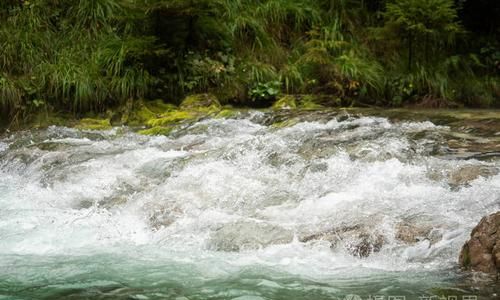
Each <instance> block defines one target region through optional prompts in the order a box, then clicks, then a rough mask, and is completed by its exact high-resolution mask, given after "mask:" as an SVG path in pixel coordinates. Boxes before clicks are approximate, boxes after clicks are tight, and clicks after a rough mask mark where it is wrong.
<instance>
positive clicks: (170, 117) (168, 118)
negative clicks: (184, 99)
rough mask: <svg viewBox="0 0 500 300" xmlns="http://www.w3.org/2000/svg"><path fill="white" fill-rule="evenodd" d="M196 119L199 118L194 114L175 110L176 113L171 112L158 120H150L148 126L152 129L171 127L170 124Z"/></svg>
mask: <svg viewBox="0 0 500 300" xmlns="http://www.w3.org/2000/svg"><path fill="white" fill-rule="evenodd" d="M196 118H197V114H196V113H193V112H190V111H184V110H175V111H170V112H167V113H164V114H162V115H161V116H159V117H157V118H152V119H149V120H148V121H147V122H146V124H147V125H148V126H151V127H157V126H165V125H170V124H174V123H178V122H181V121H185V120H193V119H196Z"/></svg>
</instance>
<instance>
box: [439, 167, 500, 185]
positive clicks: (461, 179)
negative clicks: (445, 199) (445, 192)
mask: <svg viewBox="0 0 500 300" xmlns="http://www.w3.org/2000/svg"><path fill="white" fill-rule="evenodd" d="M497 174H498V170H497V169H496V168H492V167H488V166H481V165H470V166H463V167H461V168H459V169H458V170H455V171H452V172H451V173H450V174H449V176H448V179H449V183H450V185H452V186H460V185H467V184H469V183H470V182H471V181H474V180H476V179H478V178H479V177H490V176H494V175H497Z"/></svg>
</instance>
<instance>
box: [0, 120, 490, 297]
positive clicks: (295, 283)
mask: <svg viewBox="0 0 500 300" xmlns="http://www.w3.org/2000/svg"><path fill="white" fill-rule="evenodd" d="M315 118H317V116H315ZM270 119H272V116H269V115H266V114H264V113H258V112H255V113H250V114H246V115H241V116H240V117H238V118H237V119H232V120H205V121H202V122H199V123H197V124H194V125H189V126H186V127H184V128H182V129H180V130H178V131H176V132H174V133H173V134H172V135H171V136H169V137H145V136H140V135H137V134H135V133H134V132H133V131H132V130H130V129H128V128H115V129H113V130H111V131H105V132H82V131H78V130H74V129H68V128H60V127H51V128H49V129H46V130H39V131H35V130H34V131H29V132H21V133H16V134H14V135H11V136H8V137H4V138H3V139H1V140H0V299H353V300H357V299H359V298H358V297H357V296H359V297H361V298H362V299H368V298H369V296H373V297H375V296H385V298H384V299H389V298H388V297H389V296H391V297H398V296H405V297H406V299H415V300H417V299H419V297H422V296H425V295H427V296H430V295H439V296H446V297H448V296H457V297H458V298H457V299H461V298H462V297H463V296H468V295H474V296H477V297H478V299H495V298H498V296H497V295H498V292H499V287H498V285H497V284H496V283H495V282H494V281H492V280H491V279H489V278H486V277H484V276H479V275H478V274H466V273H462V272H460V271H459V269H458V266H457V258H458V254H459V251H460V248H461V246H462V245H463V243H464V242H465V241H466V240H467V238H468V235H469V233H470V231H471V229H472V228H473V226H474V225H475V224H477V222H478V221H479V219H480V218H481V217H482V216H484V215H486V214H488V213H490V212H492V211H498V210H500V175H498V174H499V172H498V170H499V167H500V161H499V159H498V158H497V157H496V156H489V157H488V159H477V158H474V155H476V154H477V153H470V157H467V155H468V154H467V151H464V150H463V149H461V150H460V151H461V152H460V155H457V153H455V150H454V149H453V148H452V147H450V145H449V144H450V143H449V142H450V140H452V139H456V136H457V135H456V133H455V132H453V129H451V128H449V127H446V126H436V125H435V124H433V123H431V122H393V121H390V120H388V119H385V118H381V117H358V116H347V117H346V116H342V117H337V116H336V115H334V114H333V115H332V114H325V115H324V116H322V117H320V118H318V120H316V121H310V120H309V121H305V120H302V121H298V122H297V124H296V125H293V126H290V127H287V128H277V127H275V126H272V125H271V124H270V122H269V120H270ZM482 139H483V140H484V139H485V138H484V137H482ZM486 141H487V140H486ZM464 153H465V154H464ZM464 157H466V159H464ZM471 174H472V175H471ZM401 226H403V227H404V228H408V230H409V231H410V232H414V233H410V237H405V236H402V234H401V231H400V228H401ZM379 299H380V298H379ZM393 299H394V300H396V299H399V298H393ZM421 299H425V298H421Z"/></svg>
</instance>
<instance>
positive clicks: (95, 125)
mask: <svg viewBox="0 0 500 300" xmlns="http://www.w3.org/2000/svg"><path fill="white" fill-rule="evenodd" d="M75 127H76V128H78V129H83V130H108V129H111V123H110V121H109V119H91V118H85V119H81V120H80V121H79V122H78V124H77V125H76V126H75Z"/></svg>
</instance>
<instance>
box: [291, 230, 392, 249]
mask: <svg viewBox="0 0 500 300" xmlns="http://www.w3.org/2000/svg"><path fill="white" fill-rule="evenodd" d="M300 241H301V242H304V243H306V242H310V241H327V242H329V243H330V247H331V248H332V249H334V248H338V247H344V248H345V249H346V250H347V251H348V252H349V253H350V254H352V255H353V256H357V257H368V256H370V255H371V254H372V253H376V252H379V251H380V250H381V249H382V247H383V245H384V244H385V243H386V238H385V237H384V236H383V235H382V234H380V233H379V232H376V231H373V229H371V228H369V227H368V226H366V225H354V226H343V227H339V228H334V229H331V230H328V231H324V232H321V233H317V234H312V235H308V236H304V237H302V238H300Z"/></svg>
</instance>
